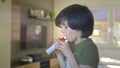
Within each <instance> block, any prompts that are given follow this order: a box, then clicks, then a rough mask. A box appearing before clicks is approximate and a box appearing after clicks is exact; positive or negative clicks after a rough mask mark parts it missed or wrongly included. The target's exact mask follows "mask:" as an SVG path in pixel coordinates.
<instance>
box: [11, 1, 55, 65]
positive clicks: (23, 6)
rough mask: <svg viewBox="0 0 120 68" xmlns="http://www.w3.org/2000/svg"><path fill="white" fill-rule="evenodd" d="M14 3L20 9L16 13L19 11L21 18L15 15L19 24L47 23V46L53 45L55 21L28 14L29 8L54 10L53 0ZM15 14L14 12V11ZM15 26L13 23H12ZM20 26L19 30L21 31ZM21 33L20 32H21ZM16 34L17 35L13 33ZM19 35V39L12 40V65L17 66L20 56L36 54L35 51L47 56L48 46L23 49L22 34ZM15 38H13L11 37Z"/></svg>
mask: <svg viewBox="0 0 120 68" xmlns="http://www.w3.org/2000/svg"><path fill="white" fill-rule="evenodd" d="M12 5H16V6H17V7H18V9H19V11H17V12H16V13H18V15H19V14H20V17H18V18H20V19H16V18H17V17H14V19H13V21H14V20H17V21H19V20H20V21H19V23H18V25H19V27H20V24H21V23H31V24H38V25H41V24H42V25H45V26H47V27H48V28H47V29H48V32H47V41H48V42H47V46H49V45H51V44H52V42H53V22H52V21H44V20H39V19H30V18H28V16H27V14H28V13H27V12H28V9H29V8H33V9H45V10H48V11H52V10H53V1H52V0H51V1H48V0H36V1H35V0H31V1H29V0H13V1H12ZM13 14H14V12H13ZM12 26H13V25H12ZM19 27H18V31H20V30H19V29H20V28H19ZM19 33H20V32H19ZM13 36H15V35H13ZM16 36H17V37H18V40H15V41H12V45H11V63H12V66H16V65H18V64H15V63H17V62H18V61H16V60H19V58H21V57H23V56H25V55H27V54H34V53H41V54H43V56H45V57H46V54H45V49H46V48H36V49H30V50H23V49H20V34H19V35H18V34H17V35H16ZM11 40H13V39H11Z"/></svg>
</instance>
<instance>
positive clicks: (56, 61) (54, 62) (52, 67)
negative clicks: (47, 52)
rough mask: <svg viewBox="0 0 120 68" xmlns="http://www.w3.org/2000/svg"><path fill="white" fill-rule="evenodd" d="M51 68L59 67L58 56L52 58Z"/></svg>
mask: <svg viewBox="0 0 120 68" xmlns="http://www.w3.org/2000/svg"><path fill="white" fill-rule="evenodd" d="M50 68H59V63H58V59H57V58H53V59H50Z"/></svg>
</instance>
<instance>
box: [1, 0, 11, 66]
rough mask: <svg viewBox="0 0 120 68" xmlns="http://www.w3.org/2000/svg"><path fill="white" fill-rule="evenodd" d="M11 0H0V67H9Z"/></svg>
mask: <svg viewBox="0 0 120 68" xmlns="http://www.w3.org/2000/svg"><path fill="white" fill-rule="evenodd" d="M10 25H11V0H5V2H1V0H0V68H10V39H11V38H10V31H11V30H10V28H11V26H10Z"/></svg>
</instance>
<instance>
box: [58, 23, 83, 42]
mask: <svg viewBox="0 0 120 68" xmlns="http://www.w3.org/2000/svg"><path fill="white" fill-rule="evenodd" d="M60 27H61V32H62V33H63V35H64V36H65V37H66V39H67V40H68V41H69V42H75V41H77V40H79V38H80V36H81V31H78V30H73V29H71V28H70V27H69V25H68V22H67V21H63V22H62V24H61V25H60Z"/></svg>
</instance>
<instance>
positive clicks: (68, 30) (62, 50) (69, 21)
mask: <svg viewBox="0 0 120 68" xmlns="http://www.w3.org/2000/svg"><path fill="white" fill-rule="evenodd" d="M55 24H56V26H59V27H60V28H61V31H62V33H63V35H64V36H65V37H66V39H67V40H68V42H69V43H66V42H64V41H60V40H58V41H57V42H58V43H57V45H56V55H57V58H58V60H59V63H60V67H61V68H97V66H98V63H99V54H98V49H97V47H96V45H95V44H94V42H93V41H92V39H91V38H89V36H90V35H92V32H93V26H94V19H93V16H92V13H91V12H90V10H89V9H88V8H87V7H86V6H82V5H79V4H73V5H70V6H68V7H66V8H64V9H63V10H62V11H61V12H60V13H59V14H58V16H57V17H56V19H55ZM70 43H71V44H70Z"/></svg>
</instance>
